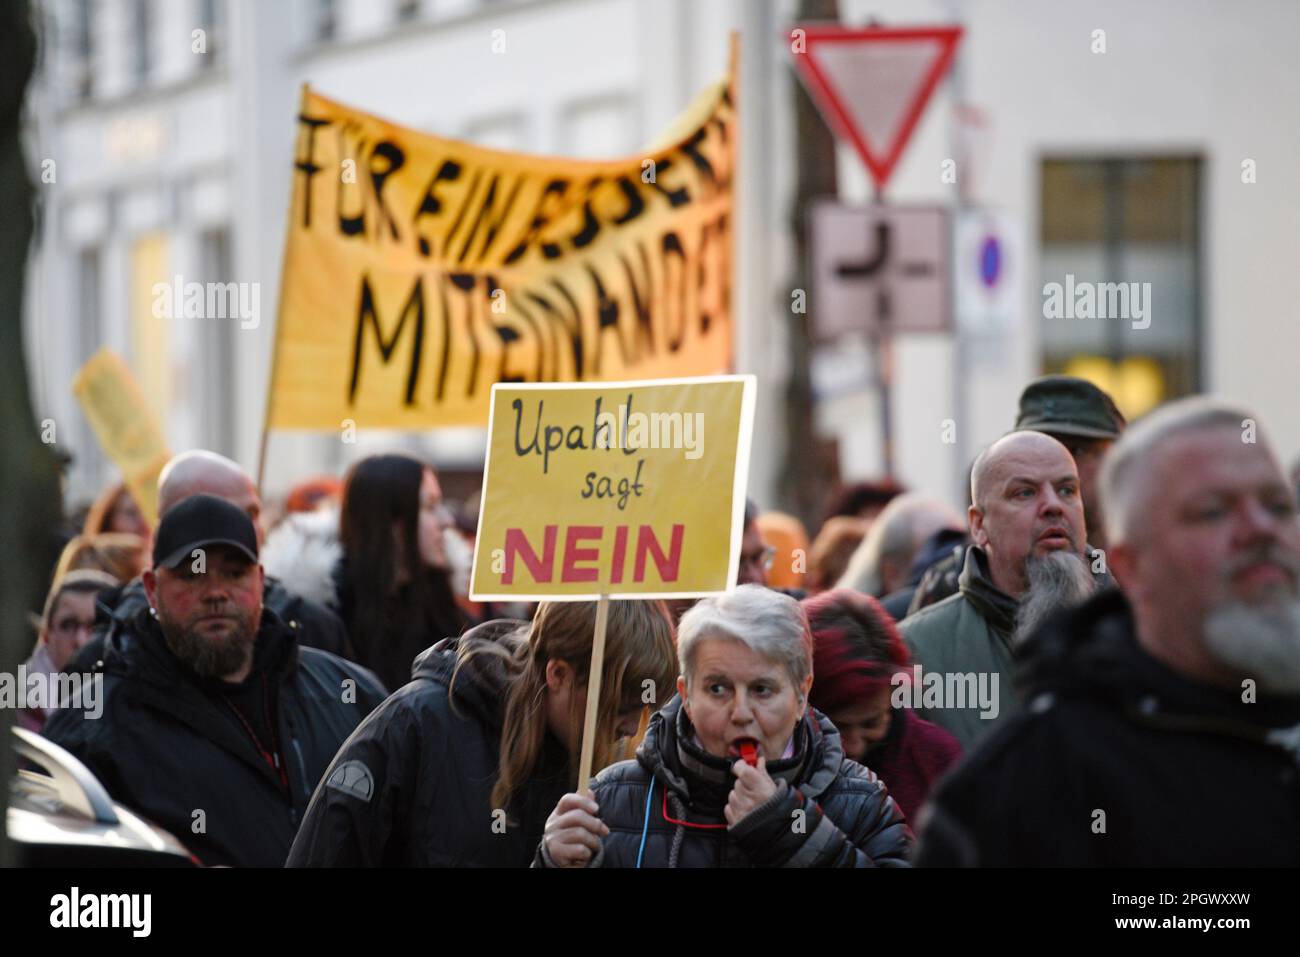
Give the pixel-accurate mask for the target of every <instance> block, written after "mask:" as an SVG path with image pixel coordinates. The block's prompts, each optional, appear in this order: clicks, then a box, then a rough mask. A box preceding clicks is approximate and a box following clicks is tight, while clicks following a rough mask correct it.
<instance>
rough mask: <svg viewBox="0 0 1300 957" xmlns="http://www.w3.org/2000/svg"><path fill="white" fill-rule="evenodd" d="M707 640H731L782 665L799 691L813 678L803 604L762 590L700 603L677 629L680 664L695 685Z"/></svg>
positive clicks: (752, 587) (744, 589)
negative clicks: (702, 646)
mask: <svg viewBox="0 0 1300 957" xmlns="http://www.w3.org/2000/svg"><path fill="white" fill-rule="evenodd" d="M706 638H731V639H734V640H735V641H739V642H741V643H742V644H744V645H746V646H747V647H749V648H750V649H752V650H753V651H754V652H755V653H756V654H758V655H759V656H761V657H763V658H766V659H768V660H769V661H775V662H779V663H780V664H781V665H783V666H784V667H785V669H786V671H787V672H789V674H790V678H791V680H792V681H793V682H794V683H795V686H796V687H797V686H799V685H800V684H802V683H803V680H804V679H805V678H807V677H808V676H809V675H810V674H812V632H811V631H810V630H809V628H808V617H807V616H806V615H805V614H804V611H803V608H802V607H801V606H800V604H799V603H798V602H797V601H795V600H794V599H793V598H791V597H790V596H789V595H786V594H783V593H781V592H779V591H773V590H772V589H770V588H764V587H763V586H762V585H741V586H740V587H739V588H737V589H735V590H734V591H729V592H726V593H725V594H722V595H717V596H715V597H713V598H705V599H702V600H701V601H699V602H697V603H696V604H695V605H694V607H692V608H691V609H690V610H689V611H687V612H686V614H684V615H682V620H681V622H680V623H679V624H678V626H677V659H678V662H679V663H680V664H681V668H682V676H683V677H685V679H686V683H687V684H688V685H689V684H690V683H691V675H692V674H693V673H694V670H695V655H696V652H697V650H698V648H699V644H700V642H701V641H703V640H704V639H706Z"/></svg>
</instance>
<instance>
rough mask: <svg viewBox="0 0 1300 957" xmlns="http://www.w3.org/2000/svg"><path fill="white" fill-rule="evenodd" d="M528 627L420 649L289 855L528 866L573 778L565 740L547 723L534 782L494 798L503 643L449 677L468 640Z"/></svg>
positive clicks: (479, 641)
mask: <svg viewBox="0 0 1300 957" xmlns="http://www.w3.org/2000/svg"><path fill="white" fill-rule="evenodd" d="M526 629H527V625H526V624H525V623H523V622H517V621H492V622H487V623H485V624H483V625H479V626H478V627H477V628H473V629H471V630H470V631H468V632H466V633H465V634H464V635H463V636H461V637H460V638H458V639H445V640H443V641H440V642H438V644H436V645H434V646H433V647H432V648H429V649H427V650H426V651H425V653H424V654H422V655H421V656H420V657H419V658H417V659H416V661H415V667H414V677H413V680H412V681H411V682H410V683H409V684H407V685H405V686H404V687H403V688H401V689H400V690H398V691H397V692H396V693H394V694H393V695H392V697H390V698H389V699H388V700H387V701H385V702H384V704H383V705H382V706H381V707H380V708H378V709H377V710H376V711H375V712H374V714H372V715H371V716H370V717H369V718H367V719H366V721H365V722H364V723H363V724H362V725H361V727H359V728H357V730H356V732H355V733H354V734H353V735H352V736H351V737H350V738H348V740H347V741H346V742H345V743H344V745H343V747H342V749H341V750H340V751H339V753H338V756H337V757H336V758H335V759H334V763H333V764H332V765H331V766H330V770H329V772H328V774H327V775H326V776H325V778H324V780H323V781H322V783H321V786H320V787H319V788H318V789H317V790H316V794H315V796H314V797H313V798H312V801H311V806H310V807H309V808H308V809H307V817H306V819H305V820H304V821H303V824H302V829H301V830H300V831H299V833H298V837H297V839H296V840H295V841H294V844H293V849H292V850H291V851H290V853H289V860H288V866H290V867H403V866H406V867H467V866H481V867H527V866H528V863H529V861H530V860H531V858H532V854H533V849H534V848H535V847H536V846H537V843H538V842H539V841H540V840H541V836H542V829H543V827H544V826H545V824H546V818H547V817H548V816H549V815H550V813H551V811H552V810H554V808H555V805H556V803H558V801H559V800H560V797H561V796H562V795H563V794H564V793H565V792H567V791H571V790H573V786H574V779H573V772H572V771H570V769H569V755H568V751H567V749H565V748H564V747H563V745H561V744H560V742H558V741H557V740H556V739H555V738H554V737H553V736H551V735H550V734H547V735H546V737H545V739H544V744H543V749H542V753H541V755H540V757H539V760H538V764H537V767H536V768H534V771H533V774H532V776H531V777H530V778H529V780H528V782H527V783H526V784H525V785H524V786H523V788H522V789H521V790H520V791H519V792H517V793H516V795H515V796H514V798H513V799H512V801H511V804H510V806H509V808H503V809H496V808H493V806H492V801H491V794H492V787H493V785H494V784H495V783H496V779H497V763H498V760H499V749H500V740H501V721H502V716H503V712H504V709H505V697H506V691H507V689H508V687H509V683H510V681H511V679H512V677H513V669H512V668H511V667H510V665H509V662H508V660H507V659H506V658H505V657H503V656H501V655H497V654H491V653H483V654H478V655H476V656H474V657H472V658H470V659H469V660H468V661H467V662H466V664H465V666H464V667H463V668H462V669H461V671H460V673H459V674H458V675H457V676H456V681H455V686H454V692H453V691H452V690H451V688H450V686H451V679H452V674H453V671H454V670H455V667H456V660H457V651H458V649H460V648H461V647H462V646H463V645H465V644H466V643H467V644H468V645H469V646H474V645H484V644H496V645H499V646H500V647H501V649H502V650H506V651H509V650H511V649H513V648H515V647H517V645H518V642H520V641H522V640H523V636H524V634H526ZM502 811H504V812H506V813H500V812H502Z"/></svg>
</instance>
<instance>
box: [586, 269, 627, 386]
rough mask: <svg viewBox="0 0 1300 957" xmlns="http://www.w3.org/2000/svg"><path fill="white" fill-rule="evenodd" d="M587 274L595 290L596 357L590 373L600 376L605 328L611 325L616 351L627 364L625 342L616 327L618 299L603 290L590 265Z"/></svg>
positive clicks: (624, 363)
mask: <svg viewBox="0 0 1300 957" xmlns="http://www.w3.org/2000/svg"><path fill="white" fill-rule="evenodd" d="M585 268H586V270H587V275H588V276H590V277H591V284H592V286H593V287H594V288H595V290H596V358H595V360H594V361H593V362H592V370H591V371H592V374H593V375H595V376H596V377H597V378H599V377H600V360H601V356H602V355H603V354H604V351H605V330H606V329H609V328H610V327H613V329H614V338H615V339H617V340H618V351H619V354H620V355H621V356H622V357H623V365H624V366H626V365H627V364H628V358H627V344H626V343H625V342H624V341H623V335H622V332H621V331H620V329H619V327H618V300H617V299H611V298H610V297H609V295H608V293H606V292H605V284H604V283H603V282H601V279H600V273H598V272H596V270H595V269H593V268H592V267H591V266H590V265H588V266H586V267H585Z"/></svg>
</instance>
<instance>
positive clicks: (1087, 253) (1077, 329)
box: [1040, 157, 1201, 419]
mask: <svg viewBox="0 0 1300 957" xmlns="http://www.w3.org/2000/svg"><path fill="white" fill-rule="evenodd" d="M1200 174H1201V165H1200V160H1199V159H1197V158H1188V157H1142V158H1107V159H1057V158H1052V159H1047V160H1045V161H1044V162H1043V167H1042V233H1041V240H1042V257H1041V260H1040V264H1041V266H1040V268H1041V275H1040V278H1041V282H1042V285H1041V289H1042V293H1043V311H1042V346H1043V369H1044V371H1045V372H1049V373H1065V374H1067V375H1078V376H1081V377H1082V378H1085V379H1090V380H1091V381H1093V382H1095V383H1096V384H1097V385H1099V386H1100V387H1102V388H1103V389H1106V391H1108V392H1110V393H1111V395H1112V396H1113V397H1114V399H1115V401H1116V403H1117V404H1118V405H1119V406H1120V408H1121V410H1123V411H1124V413H1125V415H1127V416H1128V417H1129V418H1130V419H1131V418H1133V417H1134V416H1137V415H1141V414H1142V413H1143V412H1145V411H1147V410H1148V409H1150V408H1152V407H1154V406H1155V405H1157V404H1158V403H1160V402H1163V401H1165V400H1166V399H1171V398H1176V397H1178V396H1181V395H1187V394H1188V393H1191V392H1195V391H1197V390H1198V388H1199V386H1200V380H1201V373H1200V363H1201V346H1200V338H1201V337H1200V228H1199V195H1200V192H1199V191H1200Z"/></svg>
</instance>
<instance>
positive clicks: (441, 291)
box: [436, 276, 451, 402]
mask: <svg viewBox="0 0 1300 957" xmlns="http://www.w3.org/2000/svg"><path fill="white" fill-rule="evenodd" d="M438 305H439V307H440V308H441V309H442V359H441V361H440V362H439V364H438V392H437V396H436V397H437V399H438V401H439V402H441V401H442V397H443V394H444V390H445V389H446V386H447V366H448V365H449V364H450V362H451V303H450V302H448V300H447V277H446V276H439V277H438Z"/></svg>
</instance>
